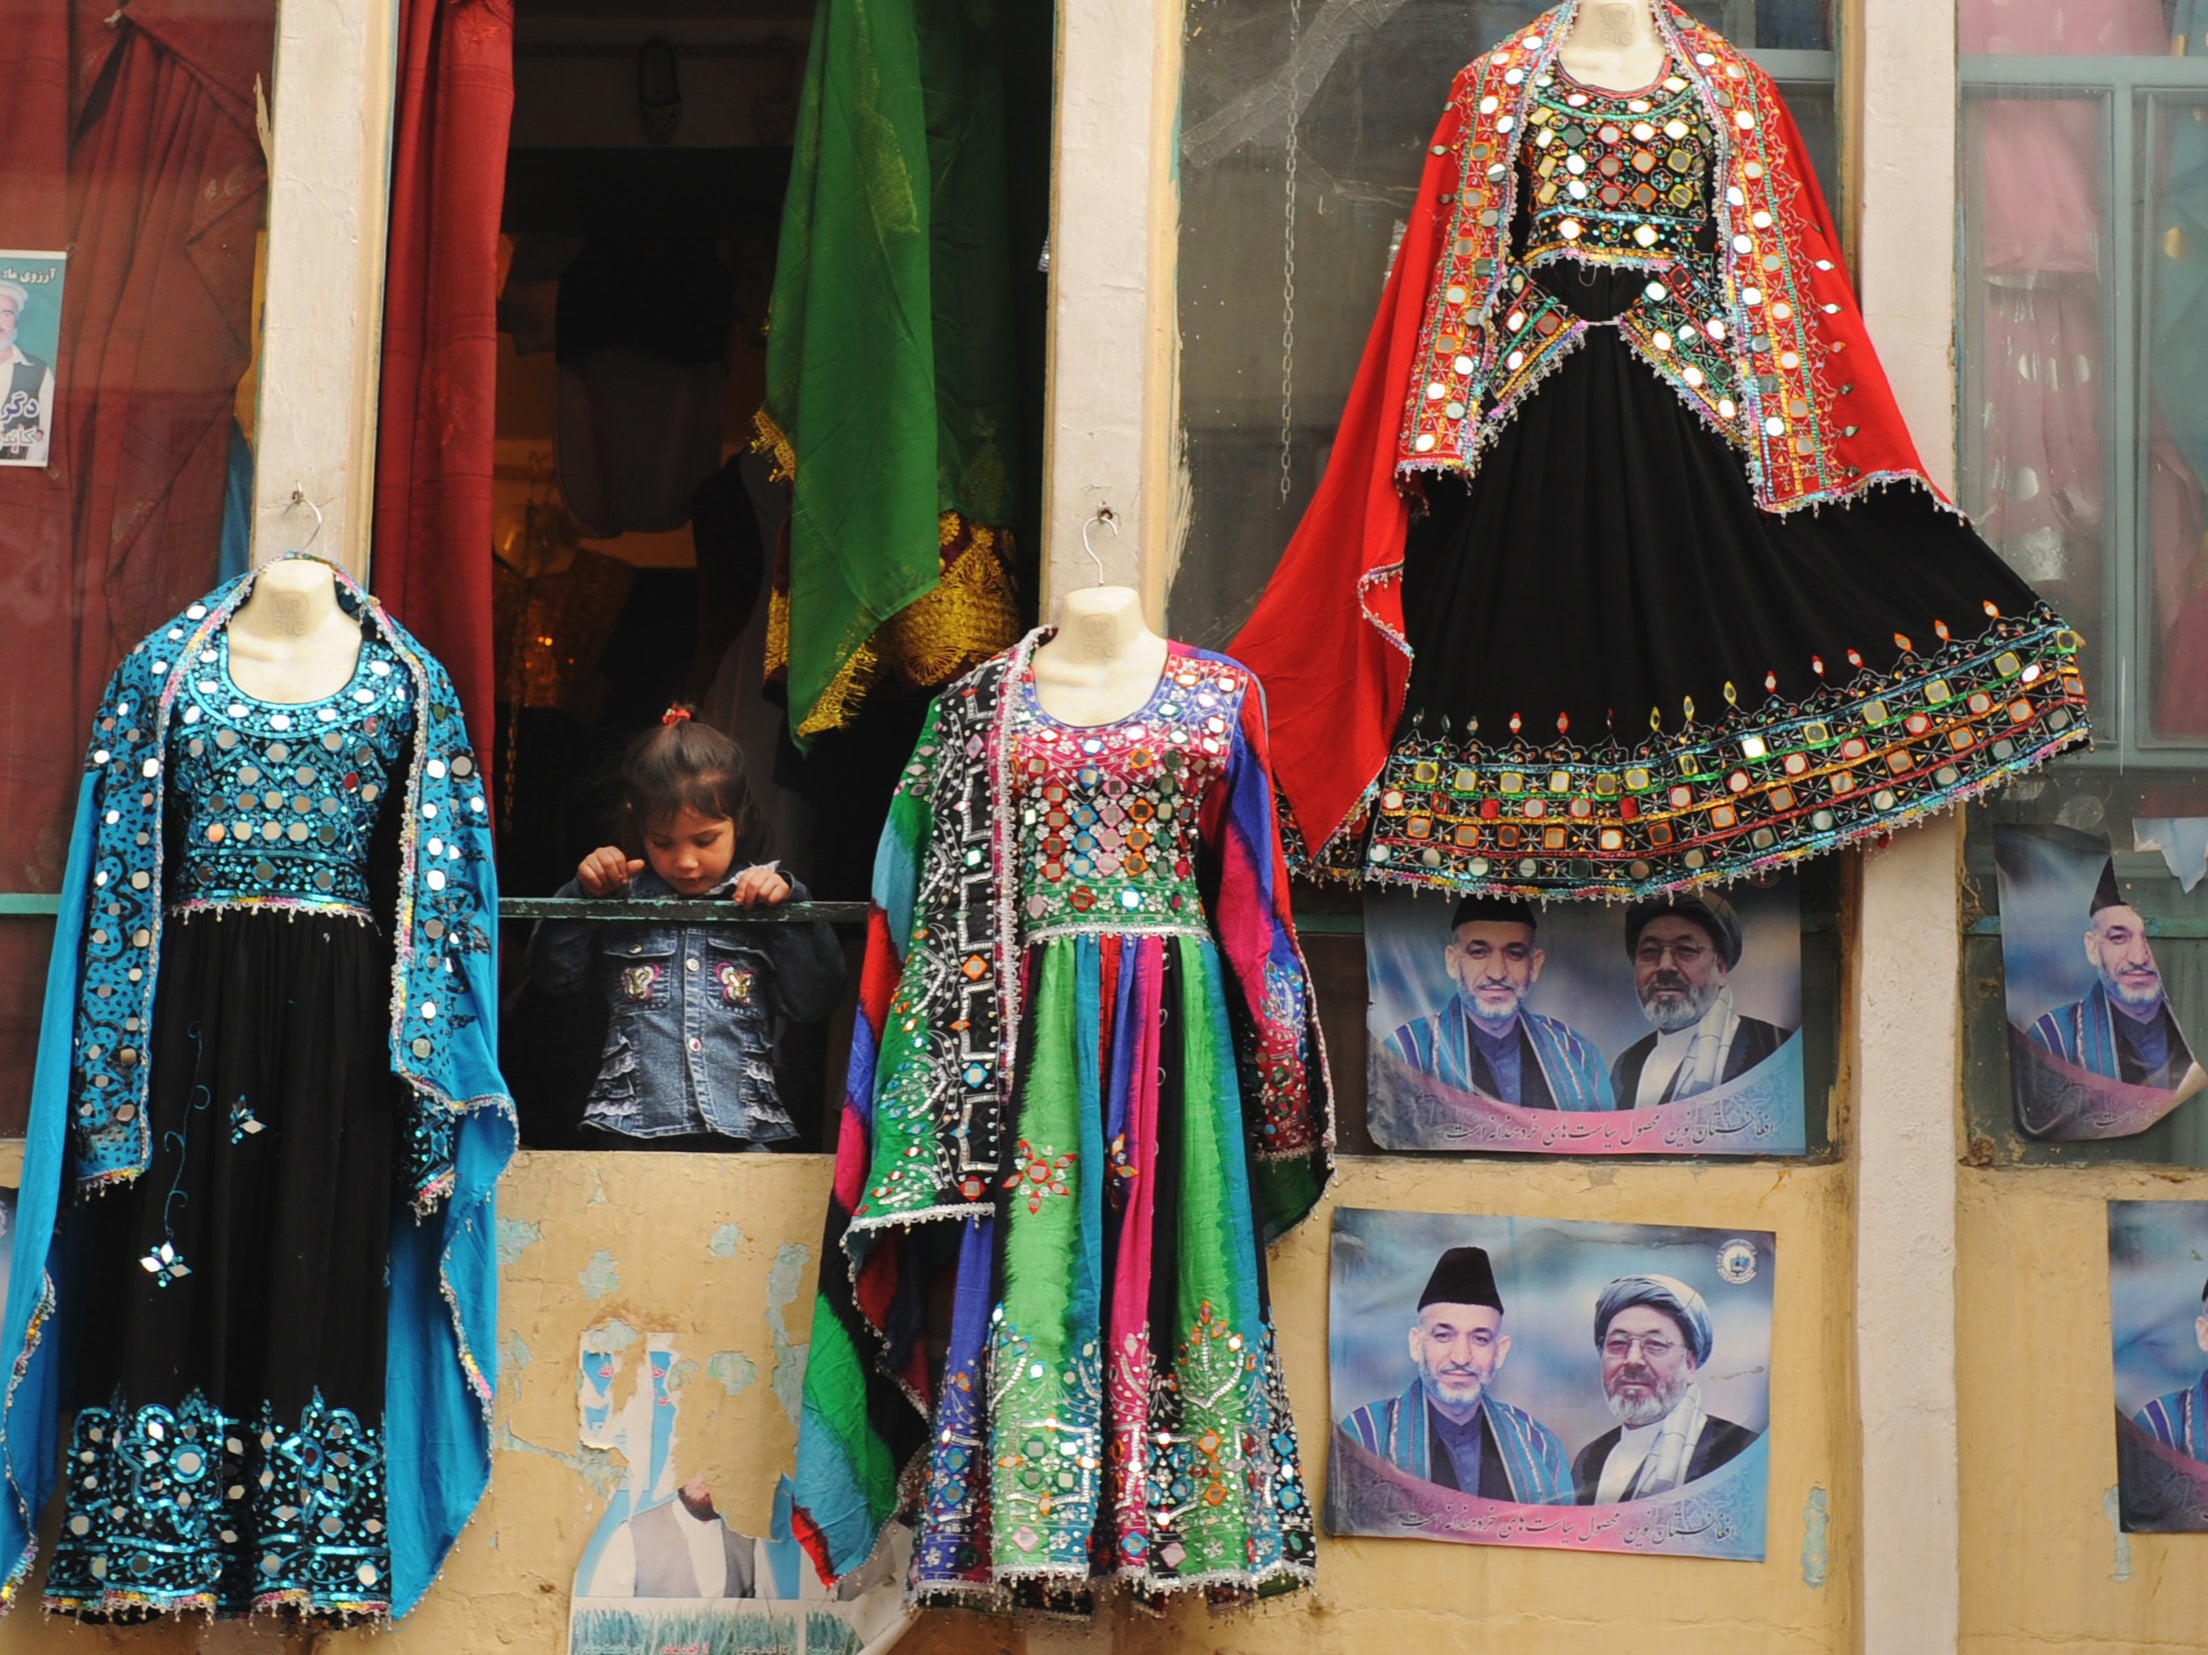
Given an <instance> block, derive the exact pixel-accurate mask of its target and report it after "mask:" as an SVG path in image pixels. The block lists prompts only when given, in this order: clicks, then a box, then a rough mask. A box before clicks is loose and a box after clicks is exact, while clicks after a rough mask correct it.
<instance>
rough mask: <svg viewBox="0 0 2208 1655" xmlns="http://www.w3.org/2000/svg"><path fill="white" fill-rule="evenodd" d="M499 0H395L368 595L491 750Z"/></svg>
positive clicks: (508, 81) (505, 51) (508, 75)
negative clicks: (422, 648) (425, 658)
mask: <svg viewBox="0 0 2208 1655" xmlns="http://www.w3.org/2000/svg"><path fill="white" fill-rule="evenodd" d="M513 108H514V14H513V6H512V3H511V0H404V3H403V4H402V5H401V6H400V9H399V65H398V113H397V125H396V129H395V131H394V133H393V141H392V156H391V237H390V263H389V267H388V270H387V272H386V275H385V278H384V280H385V288H384V301H383V387H382V399H381V403H380V412H379V414H378V418H377V426H376V523H375V561H374V564H373V566H372V567H371V569H370V571H369V574H370V577H371V580H372V582H373V584H374V587H375V591H376V595H377V596H378V597H379V598H381V599H382V600H383V601H384V603H386V604H387V605H389V606H390V609H391V612H392V613H393V614H394V615H396V616H397V617H398V618H399V621H400V622H401V624H403V625H404V626H406V627H407V628H409V629H410V630H411V631H412V632H413V633H414V635H415V636H416V637H418V638H420V639H421V641H422V642H423V643H424V644H425V645H427V646H428V647H429V649H430V651H431V653H433V654H434V655H436V657H437V658H438V659H439V660H441V661H442V662H444V664H445V667H446V670H448V671H449V672H450V673H451V674H452V678H453V682H454V684H455V685H456V686H457V687H458V689H459V691H460V701H461V706H462V708H463V709H464V711H465V712H466V714H467V720H468V730H469V734H470V735H471V736H472V737H473V739H474V742H475V745H476V747H477V748H478V749H479V750H481V751H490V750H492V731H491V698H492V694H493V678H492V666H493V663H492V658H491V462H492V437H493V434H494V432H495V430H496V424H497V402H498V274H497V272H498V226H499V214H500V209H501V207H502V205H503V203H504V196H505V188H506V137H507V125H508V122H509V120H510V118H511V116H512V114H513Z"/></svg>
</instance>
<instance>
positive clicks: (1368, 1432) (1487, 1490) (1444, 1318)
mask: <svg viewBox="0 0 2208 1655" xmlns="http://www.w3.org/2000/svg"><path fill="white" fill-rule="evenodd" d="M1509 1355H1510V1336H1509V1335H1508V1334H1506V1333H1504V1332H1503V1296H1502V1294H1501V1293H1500V1292H1498V1291H1497V1290H1496V1286H1495V1269H1494V1266H1493V1265H1492V1264H1491V1263H1489V1261H1488V1256H1487V1252H1486V1250H1485V1249H1484V1248H1479V1247H1452V1248H1450V1249H1449V1250H1448V1251H1447V1252H1446V1253H1444V1254H1442V1255H1441V1258H1440V1260H1439V1261H1438V1262H1437V1263H1436V1264H1435V1265H1434V1270H1433V1274H1432V1275H1431V1276H1429V1277H1428V1278H1427V1281H1426V1291H1425V1292H1423V1293H1421V1294H1420V1295H1419V1298H1418V1317H1417V1319H1416V1320H1415V1321H1413V1322H1412V1323H1411V1363H1412V1365H1413V1366H1414V1367H1416V1368H1417V1370H1418V1373H1417V1377H1415V1378H1414V1379H1412V1381H1411V1383H1410V1385H1409V1386H1408V1387H1407V1388H1406V1389H1405V1390H1404V1392H1403V1394H1402V1395H1401V1396H1397V1397H1387V1398H1383V1399H1382V1400H1380V1401H1378V1402H1369V1403H1367V1404H1366V1405H1365V1406H1364V1407H1362V1408H1359V1409H1358V1410H1357V1411H1356V1412H1354V1413H1352V1414H1351V1415H1350V1416H1349V1417H1348V1418H1347V1419H1345V1420H1344V1421H1342V1429H1343V1430H1345V1431H1347V1432H1348V1433H1349V1435H1350V1436H1351V1437H1352V1438H1353V1439H1355V1441H1356V1442H1357V1443H1358V1444H1360V1445H1361V1446H1362V1447H1364V1448H1366V1449H1368V1450H1369V1451H1371V1452H1372V1453H1374V1454H1377V1455H1379V1456H1380V1457H1381V1458H1382V1459H1385V1460H1387V1461H1388V1462H1390V1463H1391V1464H1393V1465H1395V1466H1396V1467H1398V1468H1399V1469H1401V1470H1404V1471H1408V1472H1409V1473H1410V1474H1411V1475H1412V1476H1414V1477H1419V1478H1422V1479H1424V1480H1425V1481H1427V1482H1430V1483H1436V1484H1439V1485H1440V1486H1441V1487H1443V1488H1453V1489H1456V1490H1458V1491H1460V1492H1461V1493H1465V1494H1476V1495H1478V1496H1479V1497H1480V1498H1481V1499H1483V1500H1510V1501H1515V1502H1517V1503H1518V1504H1520V1505H1568V1504H1569V1503H1570V1502H1571V1498H1572V1485H1571V1474H1570V1469H1569V1467H1568V1466H1567V1464H1566V1461H1565V1456H1564V1445H1563V1444H1562V1443H1561V1442H1559V1441H1558V1440H1557V1437H1556V1433H1555V1432H1553V1431H1551V1430H1550V1429H1549V1428H1548V1427H1547V1426H1546V1425H1543V1424H1542V1423H1541V1422H1540V1421H1539V1420H1537V1419H1535V1418H1534V1417H1533V1416H1532V1415H1531V1414H1529V1413H1527V1412H1526V1411H1525V1410H1524V1409H1522V1408H1514V1407H1512V1406H1511V1405H1510V1404H1509V1403H1507V1402H1505V1401H1503V1400H1502V1399H1501V1398H1500V1397H1498V1396H1496V1395H1495V1394H1494V1392H1493V1391H1492V1389H1491V1388H1490V1387H1491V1386H1492V1385H1493V1383H1494V1380H1495V1376H1496V1374H1498V1373H1500V1372H1501V1371H1502V1367H1503V1363H1504V1361H1505V1360H1506V1359H1507V1358H1508V1357H1509Z"/></svg>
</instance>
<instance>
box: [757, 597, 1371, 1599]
mask: <svg viewBox="0 0 2208 1655" xmlns="http://www.w3.org/2000/svg"><path fill="white" fill-rule="evenodd" d="M1047 635H1048V634H1047V633H1036V634H1032V635H1031V636H1030V637H1028V638H1027V639H1026V640H1024V641H1023V642H1022V643H1020V644H1019V645H1017V646H1015V647H1014V648H1013V649H1011V650H1008V651H1006V652H1005V653H1004V654H1002V655H999V656H997V657H995V658H994V659H992V660H990V661H988V662H986V663H984V664H983V665H982V666H981V667H979V668H977V669H976V670H975V671H974V672H972V673H970V674H968V675H967V676H966V677H965V678H963V679H961V680H960V681H959V682H958V683H956V684H954V685H953V686H952V687H951V688H950V689H948V690H946V691H945V692H944V694H943V695H942V696H941V697H940V698H939V699H938V700H937V702H936V705H935V707H934V709H933V711H932V712H931V714H930V717H929V721H928V725H927V727H926V729H925V731H924V732H923V734H922V736H921V739H920V744H919V746H918V748H917V749H916V750H915V752H914V754H913V758H912V762H911V765H910V766H909V767H908V769H907V771H906V774H905V778H904V781H903V784H902V785H901V787H900V788H899V790H898V793H897V796H896V800H895V802H894V804H893V806H892V809H891V815H890V821H889V825H888V828H887V830H886V831H885V833H884V836H883V839H882V845H881V852H880V856H879V859H878V861H877V864H876V870H875V898H876V904H877V907H876V912H875V914H874V917H873V920H872V923H871V933H870V936H869V942H868V951H867V964H866V974H865V980H864V983H863V985H862V989H861V1016H860V1019H859V1024H858V1029H857V1031H856V1033H855V1035H854V1039H853V1047H852V1056H851V1070H850V1081H849V1085H848V1088H847V1091H846V1095H845V1100H844V1115H843V1122H842V1140H841V1144H840V1146H839V1150H838V1155H837V1163H836V1184H835V1194H834V1198H833V1202H832V1205H831V1208H830V1213H829V1224H828V1241H827V1248H826V1253H825V1257H824V1261H823V1267H822V1271H821V1285H820V1299H819V1304H818V1307H817V1309H816V1312H815V1317H814V1323H813V1346H812V1352H811V1355H810V1357H809V1359H808V1363H807V1367H806V1374H805V1411H804V1420H803V1426H802V1429H801V1433H800V1437H799V1443H798V1470H797V1487H798V1501H799V1505H800V1508H801V1509H800V1511H799V1515H798V1531H799V1533H800V1536H801V1537H802V1538H803V1539H804V1540H805V1541H806V1543H807V1545H808V1547H809V1548H810V1550H811V1551H812V1553H813V1555H814V1557H815V1559H816V1561H817V1562H818V1563H819V1565H820V1567H821V1570H822V1573H823V1574H824V1575H826V1576H829V1577H831V1578H833V1577H835V1576H837V1575H841V1574H843V1573H846V1572H848V1571H850V1570H852V1569H854V1568H856V1567H858V1566H859V1565H860V1564H861V1563H863V1562H864V1561H865V1560H866V1558H867V1556H868V1554H869V1553H870V1552H871V1551H872V1550H873V1548H874V1545H875V1541H876V1538H877V1536H878V1534H879V1532H880V1530H881V1528H882V1526H883V1524H884V1523H886V1522H887V1521H889V1519H890V1518H891V1517H892V1516H893V1515H894V1514H895V1513H896V1511H897V1510H898V1508H899V1506H900V1503H901V1499H900V1492H901V1488H903V1489H907V1490H909V1491H911V1493H912V1494H913V1496H914V1503H916V1505H917V1510H916V1512H915V1514H914V1517H915V1521H916V1523H917V1531H918V1532H917V1539H916V1543H915V1547H914V1553H913V1565H912V1575H911V1592H912V1595H913V1597H914V1599H915V1600H916V1601H919V1602H924V1603H925V1602H954V1603H955V1602H963V1603H976V1602H980V1603H999V1604H1013V1605H1024V1604H1036V1605H1047V1606H1050V1607H1054V1608H1060V1609H1064V1608H1078V1607H1082V1606H1084V1605H1085V1603H1086V1601H1087V1594H1088V1592H1089V1590H1090V1587H1091V1584H1092V1582H1095V1581H1098V1580H1112V1579H1116V1580H1120V1581H1123V1582H1126V1583H1127V1584H1129V1585H1130V1586H1131V1587H1132V1588H1133V1589H1134V1590H1135V1591H1136V1592H1138V1593H1140V1594H1143V1595H1148V1596H1156V1595H1162V1594H1166V1593H1171V1592H1176V1591H1201V1592H1206V1593H1209V1594H1211V1595H1213V1596H1214V1597H1237V1596H1249V1595H1256V1594H1263V1593H1268V1592H1273V1591H1278V1590H1285V1589H1289V1588H1292V1587H1294V1586H1296V1585H1298V1584H1301V1583H1303V1582H1306V1581H1308V1580H1309V1579H1310V1578H1311V1573H1312V1560H1313V1542H1312V1523H1311V1514H1310V1507H1309V1504H1308V1501H1307V1499H1306V1496H1305V1489H1304V1483H1303V1474H1302V1469H1301V1465H1300V1460H1299V1456H1298V1453H1297V1447H1296V1433H1295V1425H1294V1421H1293V1420H1292V1418H1291V1417H1290V1414H1289V1410H1288V1400H1287V1394H1286V1391H1285V1389H1284V1387H1283V1384H1282V1380H1281V1370H1280V1360H1279V1357H1278V1355H1277V1353H1276V1351H1275V1349H1274V1341H1273V1322H1272V1316H1271V1311H1270V1308H1269V1305H1268V1302H1267V1293H1266V1281H1265V1263H1264V1246H1265V1243H1266V1242H1267V1241H1269V1240H1270V1239H1271V1238H1273V1237H1274V1236H1277V1235H1278V1234H1280V1233H1281V1232H1282V1231H1283V1230H1285V1229H1286V1228H1287V1227H1288V1226H1290V1225H1292V1224H1294V1223H1295V1222H1296V1221H1297V1220H1299V1219H1300V1218H1302V1217H1303V1216H1304V1215H1305V1214H1306V1213H1307V1212H1309V1211H1310V1209H1311V1207H1312V1205H1313V1203H1314V1202H1315V1201H1316V1200H1317V1198H1318V1195H1319V1193H1320V1190H1321V1189H1322V1187H1323V1186H1324V1184H1325V1182H1326V1180H1327V1178H1328V1176H1329V1175H1330V1173H1331V1169H1332V1128H1331V1104H1330V1099H1331V1093H1330V1089H1329V1083H1328V1079H1327V1071H1326V1062H1325V1054H1324V1051H1323V1048H1322V1046H1321V1042H1320V1037H1319V1029H1318V1022H1317V1018H1316V1014H1315V1012H1314V1009H1313V1005H1312V996H1311V984H1310V979H1309V976H1308V974H1307V972H1306V970H1305V967H1304V963H1303V958H1302V955H1301V952H1300V950H1299V948H1298V946H1297V943H1296V938H1295V933H1294V930H1293V928H1292V926H1291V924H1290V920H1289V913H1288V889H1287V877H1286V868H1285V865H1284V863H1283V860H1282V856H1281V852H1280V847H1279V843H1278V839H1277V837H1276V834H1275V830H1274V818H1273V803H1272V800H1273V781H1272V775H1271V771H1270V766H1269V763H1268V760H1267V754H1266V740H1265V724H1264V714H1263V707H1262V703H1261V700H1260V696H1259V692H1258V688H1257V685H1256V682H1255V680H1254V679H1253V678H1252V677H1251V676H1250V674H1249V673H1248V672H1247V671H1246V670H1245V669H1244V668H1242V667H1241V666H1239V665H1237V664H1236V663H1235V662H1233V661H1230V660H1227V659H1226V658H1224V657H1222V656H1218V655H1212V654H1209V653H1206V652H1204V651H1201V650H1196V649H1191V648H1189V647H1187V646H1185V645H1180V644H1175V645H1173V646H1172V647H1171V652H1170V654H1169V656H1168V658H1167V665H1166V669H1165V671H1164V674H1163V675H1162V676H1161V677H1160V679H1159V681H1158V684H1157V687H1156V689H1155V690H1154V691H1153V693H1152V694H1151V696H1150V699H1149V701H1148V702H1147V703H1146V704H1145V705H1144V706H1143V707H1142V708H1141V709H1140V710H1139V711H1137V712H1135V713H1133V714H1130V715H1129V716H1128V717H1126V718H1123V719H1119V720H1117V721H1115V722H1112V723H1109V724H1102V725H1095V726H1077V725H1068V724H1064V723H1061V722H1060V721H1059V720H1057V719H1055V718H1053V717H1051V716H1050V714H1049V713H1047V712H1045V711H1044V710H1043V707H1042V705H1041V703H1040V701H1039V700H1038V699H1037V697H1036V693H1035V685H1034V677H1033V672H1032V670H1031V665H1030V662H1031V657H1032V655H1033V652H1034V649H1035V647H1036V646H1037V644H1038V643H1040V642H1041V641H1042V639H1043V638H1044V637H1046V636H1047ZM938 1287H942V1288H944V1289H946V1290H947V1295H948V1303H949V1318H950V1320H949V1327H948V1348H947V1350H945V1349H944V1348H943V1347H942V1345H941V1344H940V1343H939V1342H937V1343H931V1334H930V1331H929V1328H928V1326H927V1322H928V1307H929V1305H930V1303H931V1294H932V1293H933V1292H934V1291H935V1290H936V1289H937V1288H938ZM940 1332H941V1330H940V1329H938V1330H937V1333H936V1335H935V1336H934V1337H935V1338H936V1339H937V1340H940ZM931 1353H932V1354H931Z"/></svg>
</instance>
